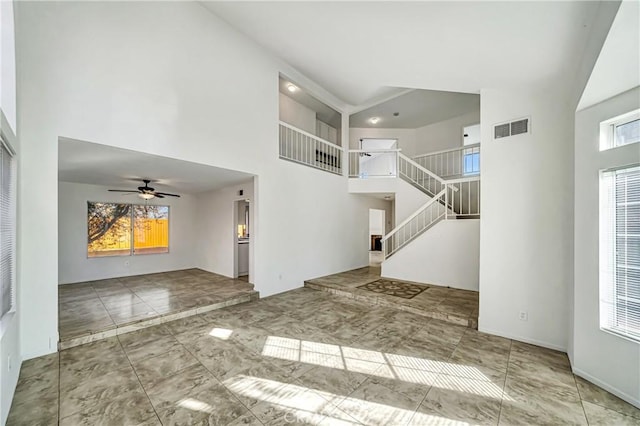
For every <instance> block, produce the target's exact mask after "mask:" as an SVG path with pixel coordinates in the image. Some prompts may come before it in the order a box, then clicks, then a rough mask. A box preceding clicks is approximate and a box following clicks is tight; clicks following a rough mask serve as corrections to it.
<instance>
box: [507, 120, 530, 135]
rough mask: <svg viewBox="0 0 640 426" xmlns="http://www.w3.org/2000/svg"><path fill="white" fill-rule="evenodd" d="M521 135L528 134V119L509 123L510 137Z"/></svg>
mask: <svg viewBox="0 0 640 426" xmlns="http://www.w3.org/2000/svg"><path fill="white" fill-rule="evenodd" d="M522 133H529V119H528V118H525V119H523V120H518V121H512V122H511V135H512V136H513V135H521V134H522Z"/></svg>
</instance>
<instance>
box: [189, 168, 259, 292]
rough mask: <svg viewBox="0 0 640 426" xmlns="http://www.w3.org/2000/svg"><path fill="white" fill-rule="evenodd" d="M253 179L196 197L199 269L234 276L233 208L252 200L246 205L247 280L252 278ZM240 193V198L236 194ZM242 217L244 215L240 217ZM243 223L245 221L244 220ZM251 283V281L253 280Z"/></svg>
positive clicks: (196, 245) (196, 239) (234, 233)
mask: <svg viewBox="0 0 640 426" xmlns="http://www.w3.org/2000/svg"><path fill="white" fill-rule="evenodd" d="M253 186H254V184H253V180H251V181H249V182H246V183H242V184H239V185H232V186H229V187H226V188H222V189H219V190H216V191H212V192H206V193H201V194H198V200H197V209H196V210H197V215H196V223H197V229H198V231H197V233H196V236H195V243H196V244H195V247H196V260H197V264H198V267H199V268H202V269H204V270H206V271H210V272H215V273H216V274H221V275H224V276H227V277H233V276H234V274H235V264H234V250H235V245H236V244H237V243H236V241H237V238H236V230H235V229H234V228H235V223H236V219H235V217H234V207H235V203H236V201H238V200H246V199H249V200H251V202H250V204H249V222H250V225H251V229H250V230H249V238H250V245H249V251H250V254H249V279H250V280H251V279H252V278H253V273H254V270H253V265H254V263H253V262H252V261H251V260H252V258H253V257H252V254H253V253H252V252H253V246H254V244H253V234H254V233H253V229H252V228H253V224H254V223H255V222H256V220H255V219H256V218H255V216H254V215H255V212H254V209H253V207H254V205H255V203H254V194H253ZM240 190H243V195H238V191H240ZM243 217H244V216H243ZM243 220H244V219H243ZM252 282H253V281H252Z"/></svg>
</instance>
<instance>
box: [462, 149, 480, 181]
mask: <svg viewBox="0 0 640 426" xmlns="http://www.w3.org/2000/svg"><path fill="white" fill-rule="evenodd" d="M463 161H464V163H463V166H464V167H463V171H462V173H463V174H465V175H475V174H478V173H480V148H479V147H476V148H469V149H465V150H464V157H463Z"/></svg>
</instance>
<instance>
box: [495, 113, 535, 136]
mask: <svg viewBox="0 0 640 426" xmlns="http://www.w3.org/2000/svg"><path fill="white" fill-rule="evenodd" d="M524 133H530V129H529V119H528V118H522V119H520V120H515V121H512V122H510V123H503V124H496V125H495V126H493V138H494V139H500V138H506V137H508V136H515V135H521V134H524Z"/></svg>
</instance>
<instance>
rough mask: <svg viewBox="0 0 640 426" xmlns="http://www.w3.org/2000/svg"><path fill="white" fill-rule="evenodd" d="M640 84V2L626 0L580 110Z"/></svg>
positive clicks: (619, 10)
mask: <svg viewBox="0 0 640 426" xmlns="http://www.w3.org/2000/svg"><path fill="white" fill-rule="evenodd" d="M638 85H640V2H638V1H637V0H626V1H623V2H622V4H621V5H620V8H619V9H618V13H617V14H616V17H615V19H614V21H613V24H612V25H611V29H610V30H609V34H608V35H607V39H606V40H605V42H604V45H603V46H602V50H601V51H600V55H599V56H598V60H597V61H596V64H595V66H594V67H593V71H592V72H591V76H590V77H589V82H588V83H587V86H586V87H585V90H584V92H583V93H582V98H581V99H580V103H579V104H578V109H584V108H587V107H589V106H591V105H594V104H596V103H598V102H602V101H604V100H605V99H608V98H610V97H612V96H614V95H617V94H618V93H622V92H625V91H627V90H630V89H633V88H634V87H637V86H638Z"/></svg>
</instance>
